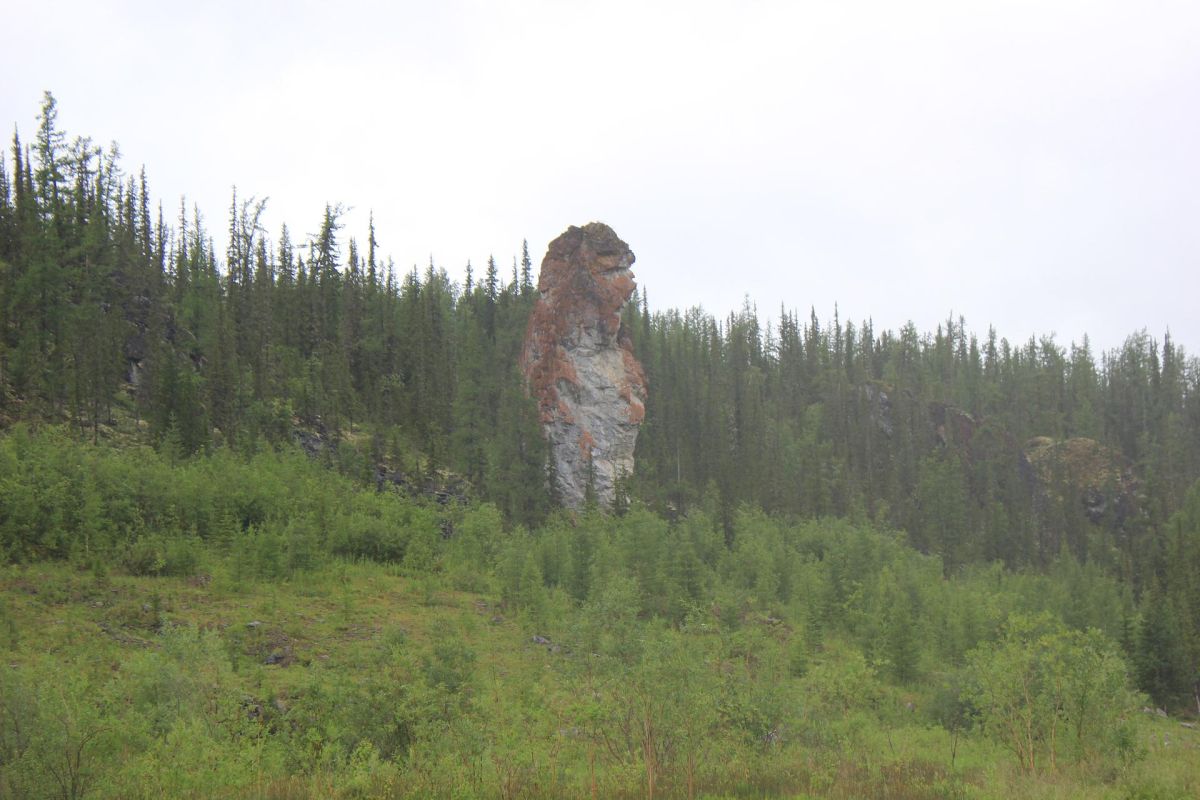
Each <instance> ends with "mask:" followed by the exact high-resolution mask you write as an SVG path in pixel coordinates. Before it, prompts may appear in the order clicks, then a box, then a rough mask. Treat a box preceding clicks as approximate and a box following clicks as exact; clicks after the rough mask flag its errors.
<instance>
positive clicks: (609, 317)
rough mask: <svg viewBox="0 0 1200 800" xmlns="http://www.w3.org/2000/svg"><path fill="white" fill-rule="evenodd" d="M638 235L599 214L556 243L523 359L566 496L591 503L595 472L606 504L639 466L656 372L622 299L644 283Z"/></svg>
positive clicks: (574, 504) (571, 501)
mask: <svg viewBox="0 0 1200 800" xmlns="http://www.w3.org/2000/svg"><path fill="white" fill-rule="evenodd" d="M633 260H634V256H633V252H632V251H631V250H630V249H629V245H627V244H625V242H623V241H621V240H620V238H618V237H617V234H616V233H614V232H613V229H612V228H610V227H608V226H607V225H604V224H602V223H599V222H593V223H590V224H588V225H584V226H583V227H582V228H577V227H574V226H572V227H571V228H569V229H568V230H567V232H566V233H564V234H563V235H562V236H559V237H558V238H557V239H555V240H554V241H553V242H551V243H550V247H549V249H548V250H547V252H546V258H545V259H544V260H543V261H542V271H541V275H540V276H539V277H538V291H539V292H540V293H541V296H540V297H539V298H538V300H537V303H536V305H535V306H534V309H533V314H532V315H531V316H530V319H529V328H528V329H527V330H526V332H525V347H524V350H523V351H522V354H521V368H522V369H523V370H524V372H525V378H526V382H527V384H526V385H527V387H528V390H529V393H530V394H531V395H532V396H533V397H534V398H535V399H536V400H537V403H538V410H539V413H540V415H541V421H542V429H543V431H544V432H545V434H546V439H547V441H548V442H549V444H550V450H551V455H552V457H553V459H554V469H555V477H556V480H557V484H558V490H559V493H560V495H561V497H562V501H563V503H564V504H565V505H567V506H569V507H571V508H578V507H579V506H581V505H583V502H584V497H585V495H586V493H587V487H588V482H589V481H591V483H592V487H593V489H594V491H595V496H596V500H597V501H598V503H599V504H600V505H601V506H602V507H604V506H608V505H609V504H611V503H612V500H613V495H614V484H615V481H616V480H617V479H618V478H620V477H621V476H622V475H623V474H631V473H632V472H633V447H634V443H635V442H636V441H637V434H638V426H639V425H640V424H641V422H642V419H643V418H644V417H645V415H646V409H645V401H646V376H645V374H644V373H643V371H642V365H641V364H639V363H638V361H637V359H636V358H634V355H633V343H632V342H631V341H630V339H629V332H628V331H627V330H625V328H624V327H623V326H622V325H621V308H622V307H623V306H624V305H625V303H626V302H627V301H628V300H629V297H630V295H631V294H633V290H634V287H635V286H636V284H635V283H634V280H633V273H632V272H631V271H630V266H632V264H633Z"/></svg>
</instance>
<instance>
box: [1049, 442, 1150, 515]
mask: <svg viewBox="0 0 1200 800" xmlns="http://www.w3.org/2000/svg"><path fill="white" fill-rule="evenodd" d="M1025 456H1026V457H1027V458H1028V459H1029V462H1030V463H1031V464H1032V465H1033V468H1034V471H1035V472H1036V473H1037V476H1038V481H1039V484H1040V487H1041V490H1042V492H1043V493H1044V494H1045V495H1046V497H1047V498H1053V499H1054V500H1057V501H1059V502H1075V500H1074V498H1075V497H1077V498H1078V502H1079V503H1080V504H1081V506H1082V510H1083V512H1084V514H1086V515H1087V518H1088V519H1089V520H1090V521H1091V522H1093V523H1099V522H1101V521H1102V520H1103V519H1104V518H1105V517H1106V516H1108V515H1110V514H1111V515H1112V517H1113V519H1114V520H1115V521H1116V522H1117V523H1118V524H1120V523H1123V522H1124V521H1125V520H1126V519H1127V518H1128V517H1129V516H1130V515H1131V514H1133V513H1135V510H1136V507H1137V502H1138V497H1137V495H1138V484H1137V479H1136V478H1135V477H1134V475H1133V467H1132V465H1131V464H1129V462H1128V460H1127V459H1125V457H1124V456H1122V455H1120V454H1119V453H1116V452H1114V451H1112V450H1110V449H1108V448H1107V447H1105V446H1104V445H1102V444H1100V443H1099V442H1097V441H1096V440H1094V439H1084V438H1076V439H1066V440H1065V441H1058V440H1055V439H1051V438H1050V437H1048V436H1035V437H1034V438H1033V439H1030V440H1029V443H1028V444H1027V445H1026V446H1025Z"/></svg>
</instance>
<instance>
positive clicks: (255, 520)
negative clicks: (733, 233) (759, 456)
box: [0, 430, 1200, 798]
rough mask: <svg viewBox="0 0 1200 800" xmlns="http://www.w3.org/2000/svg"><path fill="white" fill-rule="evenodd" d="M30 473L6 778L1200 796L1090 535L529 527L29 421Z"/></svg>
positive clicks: (23, 789)
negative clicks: (949, 537)
mask: <svg viewBox="0 0 1200 800" xmlns="http://www.w3.org/2000/svg"><path fill="white" fill-rule="evenodd" d="M0 497H2V499H3V502H2V503H0V543H2V544H3V546H4V549H5V552H6V553H7V559H6V561H7V566H4V567H3V568H0V651H2V654H0V666H2V668H0V797H89V798H93V797H95V798H118V797H120V798H136V797H147V798H149V797H155V798H157V797H164V796H166V797H197V798H199V797H230V798H240V797H246V798H251V797H253V798H258V797H278V798H285V797H314V798H315V797H431V796H437V797H502V798H507V797H689V796H696V797H764V796H784V797H845V798H850V797H896V798H934V797H937V798H942V797H955V798H957V797H968V798H988V797H1013V796H1017V797H1046V798H1050V797H1054V798H1058V797H1076V796H1080V797H1112V798H1125V797H1138V798H1181V797H1194V796H1197V794H1198V793H1200V732H1198V731H1197V730H1196V729H1194V728H1189V727H1184V726H1183V725H1181V723H1180V720H1179V719H1170V718H1164V717H1160V716H1159V715H1158V714H1156V713H1153V712H1151V713H1145V711H1144V710H1143V706H1144V705H1145V704H1146V702H1147V701H1146V700H1145V699H1144V698H1141V697H1139V696H1138V695H1137V694H1135V693H1134V692H1133V691H1132V690H1131V689H1130V688H1129V687H1130V683H1129V680H1128V672H1129V669H1128V660H1129V656H1130V654H1129V652H1128V650H1127V648H1126V647H1125V646H1123V645H1122V644H1119V643H1121V642H1133V641H1135V640H1136V639H1137V637H1138V632H1139V630H1140V628H1139V626H1140V624H1141V622H1140V618H1139V617H1138V616H1137V615H1136V613H1135V611H1134V606H1133V604H1132V601H1131V600H1130V599H1129V597H1128V596H1127V593H1126V590H1125V589H1123V588H1122V587H1121V585H1120V584H1119V583H1117V582H1116V581H1114V580H1113V579H1111V578H1108V577H1106V576H1104V575H1103V574H1102V573H1100V572H1099V571H1097V570H1094V569H1091V568H1088V567H1084V566H1081V565H1078V564H1075V563H1073V562H1071V561H1070V560H1069V559H1064V561H1063V562H1062V563H1061V564H1060V565H1059V566H1058V567H1057V568H1056V569H1055V570H1052V571H1051V572H1049V573H1047V574H1035V573H1014V572H1010V571H1006V570H1003V569H1001V568H1000V567H991V568H979V569H977V570H973V571H971V570H968V571H964V572H962V573H960V574H958V575H956V576H954V577H951V578H946V577H943V569H942V565H941V563H940V561H939V560H938V559H936V558H931V557H928V556H925V555H922V554H920V553H918V552H916V551H914V550H912V549H910V548H909V547H908V546H906V545H905V544H903V543H902V538H901V537H898V536H897V535H896V534H894V533H892V532H889V531H887V530H878V529H876V528H875V527H874V526H872V525H870V524H868V523H865V522H857V523H856V522H851V521H846V520H826V521H807V522H790V521H787V520H777V519H772V518H769V517H766V516H764V515H762V514H760V513H758V512H753V511H749V510H746V511H743V512H742V513H741V514H740V515H739V516H738V518H737V521H736V524H735V538H734V540H733V541H732V542H726V541H725V539H724V533H723V528H722V526H721V525H719V524H717V523H714V522H713V521H712V519H710V518H708V517H706V516H705V515H704V514H703V513H702V512H697V513H695V514H693V515H691V516H689V517H687V518H683V519H680V520H676V521H674V522H668V521H667V520H663V519H660V518H658V517H656V516H654V515H652V514H650V513H648V512H646V511H644V510H641V509H638V508H636V507H635V508H632V509H630V510H629V511H628V512H627V513H626V514H625V515H624V516H621V517H607V516H603V515H598V514H583V515H579V516H576V517H567V516H562V517H556V518H553V519H552V520H551V521H550V522H549V523H548V524H547V525H546V526H543V527H542V528H539V529H537V530H535V531H532V532H530V531H525V530H523V529H521V528H514V529H505V528H504V527H503V525H502V522H501V515H500V514H499V512H497V511H496V510H495V509H494V508H492V507H491V506H488V505H486V504H485V505H475V506H471V507H462V506H458V505H455V504H453V503H451V504H449V505H445V506H441V505H438V504H436V503H432V504H427V503H424V502H421V501H418V500H412V499H409V498H406V497H403V496H401V495H399V494H398V493H396V492H394V491H391V490H387V491H383V492H377V491H375V490H374V488H373V487H371V488H364V487H363V486H360V485H359V484H356V483H355V482H353V481H351V480H350V479H347V478H342V477H339V476H338V475H337V474H336V473H333V472H331V471H329V470H327V469H324V468H322V467H321V466H319V465H317V464H315V463H313V462H311V461H310V460H308V459H307V458H305V457H304V456H302V455H298V454H295V453H290V452H286V451H285V452H282V453H275V452H270V451H267V452H262V453H259V454H257V455H254V456H237V455H234V454H231V453H229V452H227V451H224V450H218V451H215V452H214V454H213V455H210V456H206V457H199V458H194V459H191V460H186V461H172V460H171V458H170V456H164V455H160V454H159V453H157V452H155V451H152V450H148V449H138V448H124V449H109V448H105V447H92V446H84V445H79V444H77V443H75V442H73V441H71V440H70V439H69V438H66V437H62V436H59V435H56V434H54V433H53V432H50V433H42V434H31V433H28V432H25V431H21V430H18V431H16V432H14V433H12V434H10V435H8V436H6V437H5V438H4V439H3V440H0ZM1085 631H1090V633H1086V632H1085ZM1014 687H1016V689H1017V690H1019V691H1023V692H1025V694H1024V695H1023V697H1024V698H1025V699H1024V700H1022V701H1021V702H1017V703H1015V704H1012V705H1011V706H1010V707H1004V706H1003V704H1001V703H998V702H997V701H998V700H999V699H1002V698H1003V696H1004V693H1005V692H1010V691H1012V690H1013V689H1014ZM1014 722H1015V723H1019V725H1018V726H1017V727H1021V726H1026V727H1027V728H1028V730H1029V731H1030V732H1031V734H1030V736H1029V737H1027V738H1025V739H1022V738H1021V737H1019V736H1017V737H1014V736H1012V735H1010V733H1011V729H1012V727H1013V723H1014Z"/></svg>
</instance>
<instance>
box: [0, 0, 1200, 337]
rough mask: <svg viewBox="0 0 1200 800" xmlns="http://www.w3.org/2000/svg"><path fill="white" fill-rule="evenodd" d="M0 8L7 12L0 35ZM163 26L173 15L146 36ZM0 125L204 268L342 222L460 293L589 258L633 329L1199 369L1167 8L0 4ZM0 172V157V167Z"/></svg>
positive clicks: (1198, 143) (1189, 130)
mask: <svg viewBox="0 0 1200 800" xmlns="http://www.w3.org/2000/svg"><path fill="white" fill-rule="evenodd" d="M13 5H16V4H13ZM176 6H178V8H176ZM3 19H4V20H5V27H6V28H7V30H6V33H5V35H4V37H3V46H2V47H0V76H2V77H0V122H3V121H4V120H8V121H9V123H8V124H11V123H13V122H15V123H17V124H18V125H19V127H20V131H21V134H22V137H23V138H24V139H25V140H27V141H28V140H30V139H31V138H32V136H33V133H34V130H35V125H36V123H35V118H36V115H37V111H38V107H39V104H40V99H41V93H42V90H43V89H50V90H51V91H53V92H54V94H55V96H56V97H57V98H58V101H59V108H60V116H59V121H60V125H61V127H63V128H64V129H66V131H67V132H68V134H69V135H72V136H73V135H75V134H86V135H90V136H92V137H93V138H94V139H96V140H97V141H99V142H105V143H106V142H108V141H110V140H114V139H115V140H116V141H118V142H119V143H120V146H121V150H122V152H123V154H124V166H125V168H126V170H128V171H131V172H133V171H136V170H137V169H138V167H139V166H140V165H142V164H145V166H146V168H147V172H148V175H149V179H150V183H151V190H152V192H153V193H154V194H155V196H156V197H159V198H161V199H162V200H163V203H164V206H165V208H166V211H167V215H168V217H169V218H172V219H173V218H174V217H175V216H176V214H177V209H178V202H179V197H180V195H182V194H185V193H186V194H187V196H188V198H189V202H191V201H195V202H197V203H199V205H200V208H201V211H202V212H203V214H204V215H205V217H206V219H207V222H208V226H209V228H210V231H211V232H212V233H213V235H214V236H216V237H217V248H218V251H219V252H223V251H224V242H223V231H224V229H225V228H226V226H227V221H226V216H227V212H228V207H229V198H230V189H231V186H232V185H233V184H236V185H237V186H238V190H239V194H240V195H242V196H249V195H257V196H258V197H263V196H269V197H270V198H271V199H270V202H269V205H268V213H267V215H266V223H267V226H268V232H269V235H270V237H271V238H272V239H275V238H277V237H278V230H279V225H280V223H281V222H284V221H286V222H287V223H288V225H289V227H290V228H291V229H292V232H293V236H294V238H300V237H302V236H303V235H304V234H305V233H315V231H316V229H317V227H318V225H319V222H320V218H321V214H322V211H323V209H324V205H325V203H326V202H327V201H328V202H332V203H338V202H342V203H345V204H346V205H347V206H350V207H352V211H351V213H350V214H348V215H347V217H346V218H345V221H346V223H347V227H346V229H345V231H344V232H343V237H344V238H345V237H348V236H351V235H353V236H355V237H356V238H357V239H359V241H360V243H361V242H362V241H363V240H364V239H365V238H366V230H365V229H366V219H367V212H368V210H370V209H373V210H374V212H375V219H376V227H377V231H378V239H379V242H380V248H381V250H382V251H383V253H384V254H385V255H387V254H390V255H392V256H393V257H394V258H395V260H396V264H397V268H398V271H400V272H404V271H406V270H407V269H408V268H409V267H410V266H411V265H412V264H414V263H417V264H420V265H422V266H423V265H424V264H425V263H427V262H428V259H429V257H430V255H431V254H432V256H433V257H434V260H435V262H436V263H437V264H438V265H439V266H443V267H445V268H446V269H447V270H448V271H449V272H450V274H451V275H452V276H454V277H456V278H461V275H462V268H463V266H464V265H465V264H466V262H467V260H468V259H470V260H471V262H472V263H473V264H474V265H475V266H476V267H477V268H479V267H481V266H482V265H483V264H484V263H485V262H486V260H487V256H488V254H489V253H495V255H496V258H497V261H498V262H499V264H500V266H501V270H502V274H507V273H508V270H509V268H510V266H511V261H512V257H513V255H514V254H516V253H518V252H519V248H520V243H521V239H522V238H528V240H529V244H530V249H531V251H532V253H533V256H534V261H535V263H540V261H541V257H542V255H543V254H544V252H545V247H546V244H547V243H548V242H549V240H550V239H552V238H554V236H556V235H557V234H558V233H560V232H561V231H562V230H564V229H565V228H566V227H567V226H568V225H571V224H582V223H585V222H589V221H591V220H601V221H604V222H607V223H609V224H610V225H612V226H613V227H614V228H615V229H616V231H617V233H618V234H619V235H620V236H621V237H622V238H624V239H625V240H626V241H628V242H629V243H630V245H631V246H632V248H633V250H634V252H635V253H636V254H637V256H638V261H637V264H635V266H634V271H635V273H636V274H637V276H638V279H639V282H640V283H641V284H642V285H643V286H645V287H646V288H647V290H648V291H649V297H650V305H651V307H652V308H655V309H663V308H667V307H677V308H687V307H691V306H695V305H702V306H704V308H705V309H706V310H708V311H710V312H713V313H715V314H716V315H717V316H724V315H726V314H727V313H728V312H729V311H730V310H733V309H735V308H738V307H740V306H741V304H742V301H743V297H744V296H746V295H748V296H749V297H750V299H751V300H752V301H753V302H755V303H756V304H757V305H758V308H759V309H760V312H762V314H763V315H764V316H766V315H771V316H777V312H778V309H779V307H780V305H781V304H783V305H786V306H787V307H788V308H789V309H797V310H799V311H801V313H802V314H804V315H807V311H808V308H809V306H815V307H816V310H817V313H818V316H819V317H821V318H822V319H826V318H829V317H831V316H832V313H833V308H834V304H835V303H837V304H839V306H840V311H841V316H842V318H843V319H844V320H845V319H852V320H854V321H856V322H857V321H859V320H861V319H864V318H866V317H871V318H873V319H874V321H875V327H876V330H877V331H880V330H882V329H884V328H892V329H895V328H898V327H899V326H900V325H902V324H903V323H904V322H906V321H908V320H912V321H914V322H915V323H916V324H917V327H918V329H919V330H921V331H923V332H924V331H931V330H932V329H933V328H934V327H935V326H936V325H937V324H938V322H939V321H942V320H944V319H946V318H947V316H949V315H950V313H951V312H953V314H954V315H955V316H957V315H960V314H961V315H963V316H965V317H966V320H967V325H968V327H969V328H970V329H972V330H975V331H976V332H977V333H979V334H980V335H981V336H982V335H983V334H984V333H985V332H986V329H987V326H988V325H989V324H992V325H995V327H996V329H997V331H998V333H999V334H1000V335H1002V336H1006V337H1007V338H1009V339H1010V340H1013V341H1017V342H1020V341H1023V340H1025V339H1027V338H1028V337H1029V336H1030V335H1031V334H1034V333H1037V334H1046V333H1055V334H1056V335H1057V338H1058V340H1059V342H1060V343H1062V344H1064V345H1066V344H1067V343H1069V342H1070V341H1072V340H1079V339H1080V338H1081V337H1082V335H1083V334H1084V333H1085V332H1086V333H1088V334H1089V335H1090V336H1091V339H1092V342H1093V345H1094V346H1095V347H1097V348H1104V349H1107V348H1109V347H1113V346H1116V345H1119V344H1120V342H1121V341H1123V339H1124V337H1125V336H1126V335H1127V334H1129V333H1131V332H1133V331H1135V330H1139V329H1141V328H1147V329H1148V330H1149V331H1150V333H1151V334H1152V335H1154V336H1155V337H1156V338H1159V339H1161V337H1162V335H1163V333H1164V332H1165V331H1166V330H1167V329H1168V328H1169V329H1170V331H1171V334H1172V336H1173V337H1174V338H1175V340H1176V341H1177V342H1178V343H1180V344H1183V345H1184V346H1185V347H1187V348H1188V350H1189V351H1190V352H1192V353H1200V314H1198V313H1197V312H1198V310H1200V302H1198V301H1197V297H1198V296H1200V278H1198V277H1197V276H1198V275H1200V5H1198V4H1196V3H1195V2H1194V0H1189V1H1188V2H1153V1H1152V0H1141V1H1140V2H1125V3H1113V2H1059V1H1058V0H1053V1H1051V0H1036V1H1032V2H988V3H977V2H967V1H966V0H958V1H957V2H946V3H928V2H917V1H916V0H909V2H880V3H866V2H854V1H853V0H838V1H837V2H832V1H831V2H798V1H796V2H770V0H742V2H727V3H726V2H720V3H718V2H698V1H697V0H691V2H655V1H654V0H641V1H640V2H636V1H635V2H626V1H625V0H603V1H601V0H591V2H574V1H573V0H558V1H557V2H552V1H551V0H545V1H543V2H532V1H531V2H519V3H518V2H483V1H482V0H423V1H422V2H408V0H403V1H402V2H390V3H385V2H380V3H371V2H361V1H360V2H345V1H344V0H343V1H342V2H337V3H334V2H329V0H323V1H322V2H308V1H305V2H257V3H256V2H251V1H250V0H241V1H240V2H196V3H189V4H183V3H171V2H165V1H164V0H157V2H112V1H110V2H103V3H98V2H95V0H91V1H90V2H61V1H56V2H40V3H34V2H27V1H26V2H21V3H20V4H19V5H16V7H10V8H7V9H5V11H4V13H3ZM5 151H7V146H6V147H5Z"/></svg>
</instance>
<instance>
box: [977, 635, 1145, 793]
mask: <svg viewBox="0 0 1200 800" xmlns="http://www.w3.org/2000/svg"><path fill="white" fill-rule="evenodd" d="M963 697H964V699H965V700H966V701H968V702H969V703H971V704H972V705H973V706H974V708H975V709H976V711H977V713H978V715H979V721H980V724H981V726H982V727H983V729H984V730H985V731H986V732H987V733H988V734H989V735H990V736H992V737H993V738H994V739H996V740H997V741H998V742H1000V744H1002V745H1003V746H1004V747H1005V748H1007V749H1008V750H1010V751H1011V752H1012V753H1013V755H1014V756H1016V758H1017V761H1018V762H1019V763H1020V764H1021V766H1022V768H1024V769H1025V770H1027V771H1029V772H1033V771H1035V770H1037V769H1038V767H1039V765H1046V764H1048V765H1049V766H1050V767H1051V768H1053V767H1054V766H1056V765H1057V762H1058V760H1059V757H1060V756H1067V757H1069V758H1072V759H1075V760H1081V759H1084V758H1089V757H1103V758H1112V757H1117V758H1120V759H1128V758H1131V757H1132V755H1133V745H1132V742H1133V737H1132V736H1131V734H1130V731H1129V726H1130V725H1131V724H1132V722H1131V715H1132V713H1133V712H1134V710H1135V709H1136V708H1137V707H1138V705H1139V702H1138V697H1137V696H1136V695H1135V694H1134V693H1133V692H1132V691H1130V689H1129V679H1128V670H1127V668H1126V665H1125V662H1124V661H1123V660H1122V658H1121V656H1120V655H1119V654H1118V653H1117V649H1116V646H1115V645H1114V644H1113V643H1112V642H1111V641H1110V640H1108V639H1107V638H1105V636H1104V635H1103V634H1101V633H1100V632H1099V631H1096V630H1089V631H1087V632H1082V631H1074V630H1068V629H1067V628H1066V627H1065V626H1064V625H1063V624H1062V622H1060V621H1059V620H1058V619H1057V618H1055V617H1051V616H1049V615H1047V614H1042V615H1038V616H1036V617H1027V616H1023V615H1014V616H1013V617H1010V618H1009V621H1008V624H1007V625H1006V627H1005V630H1004V633H1003V635H1002V636H1001V638H1000V640H999V641H998V642H994V643H990V644H985V645H983V646H981V647H979V648H977V649H976V650H974V651H973V652H972V653H971V654H970V655H969V657H968V668H967V686H966V688H965V689H964V690H963Z"/></svg>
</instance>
